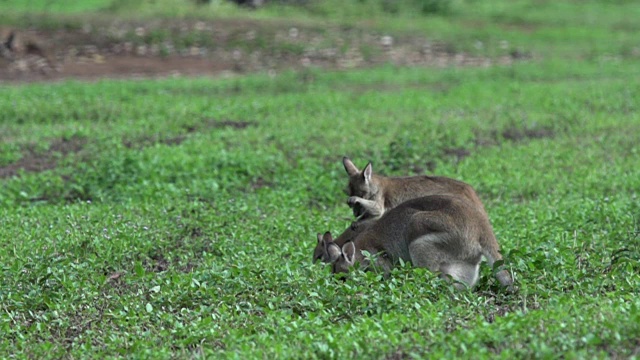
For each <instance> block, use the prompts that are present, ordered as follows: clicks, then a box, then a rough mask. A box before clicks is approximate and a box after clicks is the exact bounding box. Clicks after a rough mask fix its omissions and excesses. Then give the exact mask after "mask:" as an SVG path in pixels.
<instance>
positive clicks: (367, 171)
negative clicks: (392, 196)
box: [362, 162, 373, 184]
mask: <svg viewBox="0 0 640 360" xmlns="http://www.w3.org/2000/svg"><path fill="white" fill-rule="evenodd" d="M372 174H373V169H372V166H371V162H369V163H368V164H367V166H365V167H364V170H363V171H362V175H363V176H364V182H365V183H367V184H369V183H371V175H372Z"/></svg>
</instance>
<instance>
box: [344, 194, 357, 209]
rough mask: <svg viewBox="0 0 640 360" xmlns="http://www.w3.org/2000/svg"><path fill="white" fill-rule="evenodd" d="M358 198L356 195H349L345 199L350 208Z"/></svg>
mask: <svg viewBox="0 0 640 360" xmlns="http://www.w3.org/2000/svg"><path fill="white" fill-rule="evenodd" d="M359 200H360V198H359V197H357V196H350V197H349V198H348V199H347V205H349V207H350V208H352V207H354V206H355V205H356V204H357V203H358V202H359Z"/></svg>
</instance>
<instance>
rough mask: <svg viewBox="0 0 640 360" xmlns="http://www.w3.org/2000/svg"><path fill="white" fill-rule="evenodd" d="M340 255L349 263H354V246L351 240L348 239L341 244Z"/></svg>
mask: <svg viewBox="0 0 640 360" xmlns="http://www.w3.org/2000/svg"><path fill="white" fill-rule="evenodd" d="M342 255H344V259H345V260H346V261H347V263H348V264H349V265H353V264H354V263H355V256H356V246H355V245H354V244H353V241H349V242H347V243H345V244H344V245H343V246H342Z"/></svg>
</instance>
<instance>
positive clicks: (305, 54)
mask: <svg viewBox="0 0 640 360" xmlns="http://www.w3.org/2000/svg"><path fill="white" fill-rule="evenodd" d="M525 55H526V54H525ZM525 55H523V53H521V52H517V51H516V52H514V51H511V52H509V51H506V50H505V55H504V56H502V57H499V58H493V59H489V58H483V57H478V56H472V55H470V54H467V53H464V52H459V51H456V50H455V48H454V47H452V46H450V45H448V44H444V43H439V42H434V41H431V40H429V39H426V38H424V37H420V36H417V35H416V36H399V37H393V36H390V35H387V34H383V33H376V32H373V31H368V30H362V29H343V28H339V27H336V28H313V27H305V26H298V27H297V26H294V25H291V24H284V23H276V22H266V21H238V20H216V21H215V23H213V22H204V21H186V20H180V21H178V20H162V21H147V22H135V21H130V22H126V21H120V20H113V21H105V20H103V21H100V22H98V21H95V20H94V22H92V23H84V24H81V25H80V26H77V27H76V28H70V27H69V28H60V29H58V30H53V31H52V30H46V31H44V30H38V29H9V28H2V27H0V82H2V81H12V82H16V81H17V82H22V81H47V80H59V79H66V78H75V79H99V78H131V77H134V78H135V77H165V76H180V75H186V76H196V75H220V74H233V73H245V72H255V71H265V70H270V71H277V70H283V69H302V68H306V67H309V66H314V67H322V68H332V69H348V68H358V67H367V66H372V65H376V64H385V63H386V64H388V63H392V64H396V65H404V66H491V65H496V64H502V65H508V64H511V63H512V62H514V61H521V60H526V59H528V58H529V56H525Z"/></svg>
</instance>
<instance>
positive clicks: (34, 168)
mask: <svg viewBox="0 0 640 360" xmlns="http://www.w3.org/2000/svg"><path fill="white" fill-rule="evenodd" d="M85 143H86V139H84V138H80V137H75V136H74V137H71V138H68V139H66V138H64V139H59V140H55V141H53V142H52V143H51V145H49V149H48V150H47V151H45V152H38V151H36V150H35V147H33V146H30V147H28V148H27V149H26V150H25V151H24V153H23V155H22V157H21V158H20V160H18V161H16V162H14V163H13V164H9V165H6V166H0V178H9V177H13V176H18V175H19V174H20V172H21V171H24V172H42V171H46V170H51V169H54V168H55V167H56V165H57V163H58V157H60V156H67V155H69V154H73V153H77V152H80V151H81V150H82V148H83V147H84V145H85Z"/></svg>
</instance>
